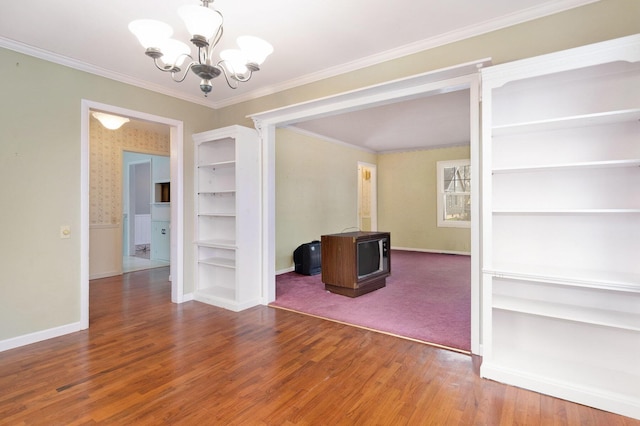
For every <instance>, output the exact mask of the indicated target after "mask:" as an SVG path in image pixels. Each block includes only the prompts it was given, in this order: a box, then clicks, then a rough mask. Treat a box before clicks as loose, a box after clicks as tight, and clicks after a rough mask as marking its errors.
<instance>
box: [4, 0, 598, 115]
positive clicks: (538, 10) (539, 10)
mask: <svg viewBox="0 0 640 426" xmlns="http://www.w3.org/2000/svg"><path fill="white" fill-rule="evenodd" d="M598 1H599V0H555V1H549V2H547V3H544V4H542V5H538V6H534V7H531V8H529V9H525V10H522V11H518V12H516V13H512V14H509V15H506V16H502V17H499V18H496V19H492V20H489V21H485V22H480V23H478V24H474V25H470V26H467V27H465V28H461V29H458V30H455V31H450V32H448V33H445V34H441V35H437V36H434V37H431V38H428V39H425V40H420V41H417V42H414V43H410V44H407V45H404V46H400V47H397V48H395V49H391V50H387V51H385V52H381V53H377V54H375V55H370V56H367V57H365V58H360V59H357V60H355V61H351V62H348V63H345V64H340V65H336V66H334V67H330V68H327V69H325V70H322V71H319V72H315V73H311V74H306V75H303V76H301V77H297V78H294V79H291V80H288V81H285V82H282V83H276V84H273V85H270V86H267V87H264V88H261V89H256V90H253V91H250V92H248V93H245V94H243V95H239V96H233V97H230V98H226V99H224V100H221V101H218V102H212V101H211V100H210V99H207V98H204V97H202V96H197V95H189V94H186V93H184V92H182V91H180V90H172V89H170V88H169V87H170V86H169V85H168V84H167V85H158V84H154V83H150V82H148V81H146V80H143V79H138V78H135V77H131V76H128V75H124V74H121V73H118V72H116V71H112V70H107V69H104V68H101V67H97V66H95V65H91V64H88V63H86V62H82V61H78V60H76V59H72V58H69V57H66V56H63V55H59V54H56V53H53V52H49V51H46V50H43V49H40V48H38V47H34V46H30V45H27V44H24V43H21V42H19V41H15V40H11V39H8V38H4V37H0V47H4V48H6V49H9V50H13V51H15V52H20V53H24V54H26V55H29V56H33V57H36V58H39V59H44V60H46V61H49V62H53V63H56V64H60V65H64V66H67V67H70V68H74V69H77V70H80V71H84V72H88V73H91V74H95V75H99V76H101V77H105V78H108V79H111V80H115V81H119V82H122V83H126V84H130V85H133V86H137V87H140V88H143V89H147V90H151V91H154V92H157V93H162V94H164V95H167V96H172V97H174V98H177V99H182V100H185V101H188V102H192V103H195V104H198V105H203V106H206V107H209V108H213V109H218V108H224V107H227V106H230V105H234V104H238V103H241V102H246V101H250V100H253V99H257V98H260V97H263V96H267V95H271V94H273V93H276V92H281V91H283V90H287V89H292V88H294V87H299V86H302V85H305V84H310V83H314V82H316V81H320V80H324V79H327V78H331V77H335V76H338V75H341V74H346V73H348V72H352V71H355V70H359V69H362V68H366V67H369V66H373V65H377V64H380V63H383V62H387V61H391V60H394V59H398V58H401V57H404V56H407V55H412V54H415V53H419V52H422V51H425V50H429V49H433V48H436V47H439V46H444V45H446V44H450V43H454V42H458V41H461V40H465V39H469V38H472V37H477V36H479V35H482V34H486V33H489V32H492V31H497V30H500V29H503V28H507V27H510V26H513V25H517V24H521V23H523V22H528V21H532V20H534V19H539V18H543V17H545V16H549V15H553V14H556V13H560V12H564V11H566V10H569V9H574V8H577V7H582V6H585V5H588V4H591V3H596V2H598ZM171 83H173V82H171ZM176 87H178V86H176Z"/></svg>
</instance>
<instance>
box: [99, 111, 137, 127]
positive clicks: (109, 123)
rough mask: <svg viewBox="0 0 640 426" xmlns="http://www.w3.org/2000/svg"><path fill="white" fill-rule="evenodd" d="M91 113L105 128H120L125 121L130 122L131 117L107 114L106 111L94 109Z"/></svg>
mask: <svg viewBox="0 0 640 426" xmlns="http://www.w3.org/2000/svg"><path fill="white" fill-rule="evenodd" d="M91 115H93V116H94V117H95V118H96V119H97V120H98V121H99V122H100V123H101V124H102V125H103V126H104V127H105V128H107V129H109V130H118V129H119V128H120V127H122V125H123V124H124V123H128V122H129V119H128V118H126V117H120V116H119V115H111V114H105V113H104V112H97V111H93V112H92V113H91Z"/></svg>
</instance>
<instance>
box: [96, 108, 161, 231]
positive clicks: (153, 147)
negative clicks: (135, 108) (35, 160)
mask: <svg viewBox="0 0 640 426" xmlns="http://www.w3.org/2000/svg"><path fill="white" fill-rule="evenodd" d="M169 141H170V140H169V134H168V132H167V134H166V135H165V134H161V133H157V132H154V131H150V130H142V129H136V128H133V127H132V126H131V123H127V124H125V125H124V126H122V127H121V128H120V129H118V130H108V129H105V128H104V127H103V126H102V125H101V124H100V122H98V120H96V119H95V118H93V117H91V120H90V123H89V223H90V224H91V225H108V224H110V225H115V224H119V223H120V222H121V221H122V195H121V194H122V152H123V151H133V152H141V153H145V154H155V155H170V152H169Z"/></svg>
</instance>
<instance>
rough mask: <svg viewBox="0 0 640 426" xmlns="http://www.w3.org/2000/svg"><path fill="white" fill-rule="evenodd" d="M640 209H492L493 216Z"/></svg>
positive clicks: (621, 211) (573, 213) (603, 213)
mask: <svg viewBox="0 0 640 426" xmlns="http://www.w3.org/2000/svg"><path fill="white" fill-rule="evenodd" d="M638 213H640V209H531V210H527V209H494V210H493V214H495V215H590V214H593V215H618V214H638Z"/></svg>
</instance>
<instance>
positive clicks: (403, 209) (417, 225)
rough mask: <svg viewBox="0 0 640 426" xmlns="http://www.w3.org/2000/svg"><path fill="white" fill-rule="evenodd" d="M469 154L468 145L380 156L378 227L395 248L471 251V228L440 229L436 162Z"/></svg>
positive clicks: (467, 156) (457, 158) (458, 158)
mask: <svg viewBox="0 0 640 426" xmlns="http://www.w3.org/2000/svg"><path fill="white" fill-rule="evenodd" d="M469 155H470V152H469V146H468V145H467V146H458V147H451V148H439V149H429V150H422V151H409V152H401V153H390V154H382V155H379V156H378V229H380V230H384V231H389V232H391V245H392V246H393V247H402V248H411V249H417V250H428V251H444V252H465V253H469V252H471V230H470V229H469V228H439V227H438V226H437V214H436V188H437V187H436V182H437V178H436V175H437V174H436V163H437V162H438V161H444V160H461V159H469V158H470V157H469Z"/></svg>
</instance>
